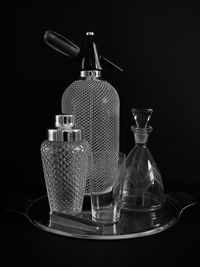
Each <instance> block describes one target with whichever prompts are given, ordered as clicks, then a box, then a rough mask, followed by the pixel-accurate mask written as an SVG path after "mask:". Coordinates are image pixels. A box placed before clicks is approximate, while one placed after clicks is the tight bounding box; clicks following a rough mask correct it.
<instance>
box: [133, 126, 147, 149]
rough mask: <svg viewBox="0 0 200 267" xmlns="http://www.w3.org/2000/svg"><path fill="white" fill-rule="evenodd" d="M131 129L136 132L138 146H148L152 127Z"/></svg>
mask: <svg viewBox="0 0 200 267" xmlns="http://www.w3.org/2000/svg"><path fill="white" fill-rule="evenodd" d="M131 129H132V131H133V132H134V138H135V143H136V145H144V146H146V144H147V141H148V137H149V133H150V132H151V131H152V127H150V126H149V127H147V128H138V127H135V126H132V127H131Z"/></svg>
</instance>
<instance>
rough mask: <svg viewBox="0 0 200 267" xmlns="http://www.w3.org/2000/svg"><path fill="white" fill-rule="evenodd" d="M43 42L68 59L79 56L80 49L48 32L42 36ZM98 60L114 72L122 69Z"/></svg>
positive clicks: (62, 37)
mask: <svg viewBox="0 0 200 267" xmlns="http://www.w3.org/2000/svg"><path fill="white" fill-rule="evenodd" d="M44 41H45V43H46V44H48V45H49V46H50V47H51V48H53V49H55V50H56V51H58V52H60V53H62V54H63V55H65V56H69V57H78V56H79V54H80V48H79V47H78V46H77V45H75V44H74V43H72V42H71V41H70V40H68V39H67V38H66V37H64V36H62V35H60V34H58V33H56V32H54V31H51V30H48V31H46V32H45V34H44ZM100 60H101V61H102V62H103V63H105V64H108V65H110V66H112V67H113V68H114V69H115V70H118V71H123V69H122V68H120V67H119V66H117V65H116V64H114V63H113V62H111V61H110V60H108V59H107V58H105V57H103V56H100Z"/></svg>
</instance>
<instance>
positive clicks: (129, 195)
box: [122, 116, 165, 211]
mask: <svg viewBox="0 0 200 267" xmlns="http://www.w3.org/2000/svg"><path fill="white" fill-rule="evenodd" d="M134 117H135V116H134ZM141 117H143V116H139V118H141ZM135 119H136V117H135ZM148 120H149V117H148ZM137 125H138V123H137ZM144 125H145V128H139V127H134V126H133V127H132V129H133V132H134V137H135V147H134V148H133V149H132V150H131V152H130V153H129V155H128V156H127V159H126V163H125V177H124V183H123V194H122V201H123V208H124V209H128V210H140V211H151V210H155V209H158V208H160V207H161V206H162V204H163V202H164V199H165V196H164V187H163V182H162V178H161V175H160V172H159V170H158V167H157V165H156V162H155V160H154V159H153V157H152V155H151V153H150V151H149V149H148V148H147V139H148V133H149V132H150V131H151V130H152V128H151V127H147V128H146V124H144Z"/></svg>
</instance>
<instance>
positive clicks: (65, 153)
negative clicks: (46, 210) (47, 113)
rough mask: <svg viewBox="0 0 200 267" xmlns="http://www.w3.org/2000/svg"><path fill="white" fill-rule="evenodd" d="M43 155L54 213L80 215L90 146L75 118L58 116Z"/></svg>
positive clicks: (49, 198)
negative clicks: (75, 124)
mask: <svg viewBox="0 0 200 267" xmlns="http://www.w3.org/2000/svg"><path fill="white" fill-rule="evenodd" d="M56 127H58V128H57V129H50V130H48V140H45V141H44V142H43V143H42V145H41V156H42V163H43V170H44V177H45V182H46V188H47V194H48V200H49V205H50V211H51V213H66V214H70V215H76V214H78V213H80V212H81V210H82V205H83V198H84V192H85V186H86V177H87V171H88V158H89V152H90V150H89V145H88V143H87V141H86V140H84V138H83V130H82V129H78V128H75V127H74V117H73V116H72V115H57V116H56Z"/></svg>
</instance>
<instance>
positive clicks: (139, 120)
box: [132, 108, 153, 128]
mask: <svg viewBox="0 0 200 267" xmlns="http://www.w3.org/2000/svg"><path fill="white" fill-rule="evenodd" d="M152 112H153V109H150V108H148V109H143V108H142V109H141V108H140V109H136V108H133V109H132V114H133V116H134V119H135V122H136V125H137V128H147V123H148V121H149V120H150V117H151V114H152Z"/></svg>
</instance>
